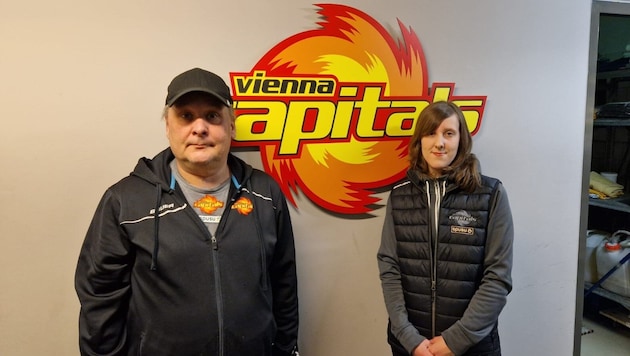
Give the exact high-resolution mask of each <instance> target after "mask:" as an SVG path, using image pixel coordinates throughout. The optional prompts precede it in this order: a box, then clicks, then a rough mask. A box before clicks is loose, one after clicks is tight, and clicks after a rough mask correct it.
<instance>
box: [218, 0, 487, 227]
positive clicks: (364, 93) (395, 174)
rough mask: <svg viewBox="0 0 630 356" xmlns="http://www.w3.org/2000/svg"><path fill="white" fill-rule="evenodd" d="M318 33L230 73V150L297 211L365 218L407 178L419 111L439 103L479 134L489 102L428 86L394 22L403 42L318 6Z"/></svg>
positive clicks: (362, 20)
mask: <svg viewBox="0 0 630 356" xmlns="http://www.w3.org/2000/svg"><path fill="white" fill-rule="evenodd" d="M318 13H319V15H320V16H321V17H322V21H321V22H318V25H319V26H320V27H319V28H317V29H314V30H311V31H306V32H302V33H299V34H296V35H294V36H291V37H289V38H287V39H285V40H283V41H282V42H280V43H279V44H277V45H276V46H275V47H273V48H272V49H271V50H270V51H269V52H267V54H265V55H264V56H263V57H262V58H261V59H260V60H259V61H258V63H256V64H255V65H254V67H253V68H252V70H251V71H249V72H244V73H237V72H232V73H230V80H231V85H232V91H233V94H234V100H235V104H234V108H235V111H236V116H237V118H236V137H235V139H234V141H233V146H234V147H247V148H252V147H254V148H257V149H258V150H260V154H261V158H262V162H263V166H264V169H265V171H266V172H267V173H269V174H270V175H272V176H273V177H274V179H276V181H277V182H278V183H279V184H280V186H281V187H282V190H283V192H284V193H285V195H286V197H287V199H288V200H289V201H290V202H291V203H292V204H293V205H295V206H297V204H296V199H295V195H297V194H298V191H301V192H303V193H304V195H306V197H308V198H309V199H310V200H311V201H313V202H314V203H315V204H317V205H318V206H320V207H321V208H323V209H325V210H328V211H329V212H332V213H336V214H346V215H365V214H368V215H369V213H370V212H371V211H373V210H374V209H377V208H379V207H381V206H382V204H379V201H380V200H379V198H377V197H375V194H376V193H378V192H382V191H384V190H387V189H388V187H389V186H391V185H392V184H393V183H395V182H397V181H399V180H400V179H402V178H403V177H404V176H405V172H406V169H407V167H408V161H407V151H408V144H409V139H410V137H411V135H412V133H413V129H414V127H415V121H416V120H417V118H418V115H419V114H420V112H421V111H422V110H423V109H424V108H425V107H426V106H427V105H429V103H431V102H433V101H437V100H446V99H448V100H453V101H454V102H455V103H457V105H459V106H460V107H461V108H462V111H463V112H464V114H465V116H466V121H467V125H468V129H469V130H470V131H471V133H472V134H475V133H476V132H477V131H478V130H479V127H480V125H481V117H482V114H483V109H484V106H485V100H486V97H485V96H455V95H453V91H454V87H455V84H454V83H434V84H433V86H432V87H431V88H429V86H428V78H427V69H426V62H425V58H424V53H423V51H422V47H421V45H420V41H419V39H418V37H417V36H416V34H415V33H414V32H413V30H412V29H411V28H409V29H407V28H406V27H405V26H404V24H403V23H402V22H400V21H398V26H399V28H400V35H399V36H398V37H399V38H394V37H393V36H392V35H391V34H390V33H388V32H387V31H386V30H385V28H384V27H383V26H382V25H380V24H379V23H378V22H376V21H375V20H374V19H373V18H371V17H370V16H368V15H367V14H365V13H363V12H361V11H359V10H357V9H354V8H351V7H348V6H343V5H336V4H323V5H318Z"/></svg>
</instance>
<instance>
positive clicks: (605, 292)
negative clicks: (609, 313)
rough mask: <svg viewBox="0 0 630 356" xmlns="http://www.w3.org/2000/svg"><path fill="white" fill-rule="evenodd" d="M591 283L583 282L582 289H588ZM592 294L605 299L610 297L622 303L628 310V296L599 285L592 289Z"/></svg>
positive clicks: (629, 307)
mask: <svg viewBox="0 0 630 356" xmlns="http://www.w3.org/2000/svg"><path fill="white" fill-rule="evenodd" d="M593 284H594V283H589V282H584V290H588V289H589V288H591V287H592V286H593ZM593 294H597V295H599V296H602V297H604V298H606V299H610V300H612V301H614V302H617V303H619V304H621V305H623V307H624V308H626V309H628V310H630V298H628V297H624V296H623V295H619V294H617V293H614V292H611V291H609V290H607V289H604V288H602V287H601V286H600V287H599V288H596V289H594V290H593Z"/></svg>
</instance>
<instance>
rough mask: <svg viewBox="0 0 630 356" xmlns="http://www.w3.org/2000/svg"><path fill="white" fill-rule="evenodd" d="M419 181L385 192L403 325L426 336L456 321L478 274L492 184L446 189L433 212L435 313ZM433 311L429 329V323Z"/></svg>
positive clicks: (423, 194)
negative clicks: (470, 189)
mask: <svg viewBox="0 0 630 356" xmlns="http://www.w3.org/2000/svg"><path fill="white" fill-rule="evenodd" d="M424 184H425V183H424V182H415V183H409V184H406V185H403V186H401V187H398V188H397V189H394V190H393V191H392V193H391V204H392V216H393V219H394V224H395V233H396V241H397V247H396V249H397V254H398V258H399V264H400V272H401V275H402V286H403V290H404V296H405V304H406V307H407V312H408V316H409V321H410V322H411V323H412V324H413V325H414V326H415V327H416V328H417V329H418V331H419V332H420V333H421V334H422V335H424V336H425V337H428V338H431V337H433V336H437V335H440V334H441V332H442V331H443V330H445V329H447V328H448V327H449V326H451V325H452V324H453V323H455V322H456V321H457V320H458V319H460V318H461V317H462V315H463V313H464V311H465V310H466V308H467V306H468V304H469V302H470V299H471V298H472V296H473V294H474V293H475V291H476V290H477V288H478V286H479V283H480V281H481V278H482V274H483V260H484V248H485V242H486V228H487V225H488V214H489V210H490V205H491V201H492V195H493V193H494V191H495V189H496V187H497V184H498V180H496V179H493V178H489V177H485V176H482V186H481V187H480V188H478V189H477V190H476V191H475V192H473V193H469V192H464V191H462V190H460V189H458V188H454V187H453V186H451V188H450V189H451V190H449V187H448V185H447V192H446V194H445V195H444V197H443V199H442V204H441V207H440V214H439V227H438V237H437V238H438V240H437V250H436V251H435V255H436V258H434V259H433V260H434V261H437V262H436V263H437V265H436V269H435V271H436V276H435V281H436V284H435V289H436V300H435V311H433V304H432V301H431V299H432V298H431V294H432V293H431V290H432V289H431V288H432V286H431V284H432V283H431V280H432V278H431V277H432V273H433V272H432V271H433V269H432V258H431V257H432V254H433V252H432V251H431V250H432V249H431V241H432V239H431V236H430V235H431V231H432V229H431V226H430V224H431V218H430V216H429V215H430V209H429V207H428V202H427V195H426V186H425V185H424ZM433 313H435V331H433V330H432V329H433V327H432V324H433V322H432V320H433V317H432V316H433Z"/></svg>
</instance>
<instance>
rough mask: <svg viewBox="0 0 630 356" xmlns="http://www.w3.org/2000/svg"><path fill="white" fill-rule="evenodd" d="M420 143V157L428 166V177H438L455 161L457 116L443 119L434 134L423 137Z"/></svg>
mask: <svg viewBox="0 0 630 356" xmlns="http://www.w3.org/2000/svg"><path fill="white" fill-rule="evenodd" d="M420 142H421V144H422V157H423V158H424V160H425V161H426V162H427V164H428V165H429V175H430V176H431V177H434V178H437V177H440V176H441V175H442V174H443V170H444V168H446V167H448V166H449V165H450V164H451V163H452V162H453V160H454V159H455V156H456V155H457V149H458V148H459V120H458V118H457V115H456V114H453V115H451V116H449V117H447V118H446V119H444V120H443V121H442V123H441V124H440V126H438V127H437V128H436V129H435V131H434V132H432V133H430V134H428V135H426V136H423V137H422V139H421V140H420Z"/></svg>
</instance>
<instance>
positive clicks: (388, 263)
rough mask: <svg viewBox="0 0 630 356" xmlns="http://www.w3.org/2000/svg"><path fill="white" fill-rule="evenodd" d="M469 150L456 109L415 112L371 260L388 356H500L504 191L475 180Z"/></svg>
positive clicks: (507, 275) (506, 260)
mask: <svg viewBox="0 0 630 356" xmlns="http://www.w3.org/2000/svg"><path fill="white" fill-rule="evenodd" d="M471 150H472V137H471V135H470V132H469V131H468V128H467V126H466V121H465V119H464V115H463V113H462V111H461V110H460V109H459V107H458V106H456V105H455V104H453V103H452V102H443V101H442V102H435V103H432V104H430V105H429V106H428V107H427V108H426V109H424V110H423V111H422V113H421V114H420V117H419V118H418V122H417V124H416V128H415V132H414V134H413V137H412V138H411V142H410V146H409V160H410V167H409V170H408V172H407V177H406V179H405V180H404V181H402V182H401V183H400V184H398V185H396V186H395V187H394V188H393V189H392V191H391V194H390V197H389V200H388V202H387V211H386V215H385V221H384V224H383V232H382V237H381V246H380V248H379V251H378V255H377V258H378V266H379V271H380V278H381V284H382V288H383V295H384V298H385V305H386V308H387V312H388V315H389V325H388V342H389V344H390V345H391V348H392V354H393V355H395V356H402V355H413V356H424V355H440V356H441V355H501V347H500V344H499V335H498V325H497V320H498V317H499V313H500V312H501V310H502V309H503V307H504V305H505V302H506V297H507V295H508V293H509V292H510V291H511V289H512V279H511V269H512V240H513V235H514V231H513V225H512V214H511V211H510V206H509V202H508V198H507V195H506V192H505V190H504V188H503V185H502V184H501V182H500V181H499V180H497V179H494V178H490V177H486V176H483V175H481V174H480V172H479V162H478V161H477V158H476V157H475V155H474V154H472V153H471Z"/></svg>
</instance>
